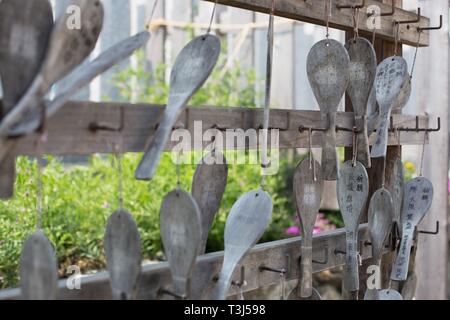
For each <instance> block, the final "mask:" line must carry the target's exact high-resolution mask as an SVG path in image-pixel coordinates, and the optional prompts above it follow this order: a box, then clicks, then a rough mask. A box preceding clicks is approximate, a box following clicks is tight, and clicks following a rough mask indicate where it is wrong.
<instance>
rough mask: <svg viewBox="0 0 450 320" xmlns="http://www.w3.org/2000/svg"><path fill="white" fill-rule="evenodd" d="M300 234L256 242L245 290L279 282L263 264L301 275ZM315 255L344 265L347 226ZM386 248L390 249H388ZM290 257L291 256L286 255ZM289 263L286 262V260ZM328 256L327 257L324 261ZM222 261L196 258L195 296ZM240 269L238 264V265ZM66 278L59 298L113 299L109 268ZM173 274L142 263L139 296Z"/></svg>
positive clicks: (364, 235)
mask: <svg viewBox="0 0 450 320" xmlns="http://www.w3.org/2000/svg"><path fill="white" fill-rule="evenodd" d="M358 239H359V240H360V242H361V243H363V242H365V241H368V240H369V233H368V227H367V224H364V225H361V226H360V228H359V236H358ZM300 244H301V238H300V237H295V238H290V239H285V240H279V241H274V242H270V243H264V244H259V245H256V246H255V247H254V248H253V249H251V250H250V251H249V252H248V254H247V255H246V256H245V257H244V259H243V260H242V261H241V263H240V265H241V266H244V267H245V280H246V281H247V286H244V287H242V290H243V291H244V292H249V291H253V290H256V289H258V288H262V287H267V286H270V285H273V284H278V283H279V282H280V276H279V274H276V273H272V272H260V271H259V267H260V266H261V265H265V266H269V267H272V268H286V270H287V271H288V272H287V273H286V280H293V279H297V278H298V272H299V270H298V259H299V257H300V254H301V250H300ZM313 247H314V252H313V257H314V259H315V260H317V261H323V262H325V263H324V264H317V263H314V264H313V271H314V272H315V273H316V272H320V271H323V270H327V269H332V268H335V267H338V266H342V265H343V264H344V263H345V258H344V256H342V255H336V254H334V250H335V249H338V250H342V249H344V248H345V230H344V229H338V230H333V231H327V232H323V233H321V234H319V235H316V236H315V237H314V239H313ZM361 249H362V250H361V257H362V259H363V260H367V259H370V258H371V250H370V247H365V246H361ZM386 252H387V251H386ZM287 257H290V259H286V258H287ZM287 260H288V261H289V262H290V264H289V265H286V261H287ZM325 260H326V261H325ZM222 262H223V252H216V253H211V254H207V255H204V256H201V257H199V258H198V259H197V263H196V267H195V269H196V270H195V272H194V275H193V278H192V285H193V288H192V289H193V298H199V294H200V293H201V292H202V291H203V289H204V286H205V285H208V284H209V283H210V282H211V281H212V279H213V278H214V277H215V276H216V275H217V274H218V273H219V271H220V268H221V265H222ZM238 269H239V268H238ZM239 274H240V270H236V271H235V274H234V276H233V279H239ZM66 281H67V280H65V279H63V280H60V281H59V292H58V296H57V297H58V299H68V300H72V299H73V300H77V299H111V287H110V284H109V274H108V272H106V271H105V272H103V271H102V272H99V273H97V274H94V275H87V276H83V277H82V278H81V290H69V289H67V287H66ZM171 283H172V281H171V276H170V271H169V265H168V263H167V262H164V263H159V264H145V265H143V266H142V273H141V279H140V284H139V294H138V299H156V298H161V296H160V294H159V293H158V291H159V290H160V289H161V288H170V286H171ZM237 293H238V290H237V288H236V287H235V286H232V287H231V288H230V290H229V292H228V295H229V296H232V295H235V294H237ZM165 298H167V296H165ZM5 299H6V300H11V299H20V289H9V290H3V291H0V300H5Z"/></svg>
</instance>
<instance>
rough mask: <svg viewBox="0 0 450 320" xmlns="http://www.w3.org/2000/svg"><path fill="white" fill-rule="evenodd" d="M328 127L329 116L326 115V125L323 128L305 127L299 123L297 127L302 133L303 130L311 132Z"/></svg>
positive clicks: (324, 129) (322, 130) (323, 130)
mask: <svg viewBox="0 0 450 320" xmlns="http://www.w3.org/2000/svg"><path fill="white" fill-rule="evenodd" d="M329 127H330V118H329V117H328V116H327V117H326V125H325V128H313V127H305V126H304V125H300V126H299V127H298V131H299V132H300V133H303V132H305V131H311V132H313V131H320V132H325V131H327V130H328V128H329Z"/></svg>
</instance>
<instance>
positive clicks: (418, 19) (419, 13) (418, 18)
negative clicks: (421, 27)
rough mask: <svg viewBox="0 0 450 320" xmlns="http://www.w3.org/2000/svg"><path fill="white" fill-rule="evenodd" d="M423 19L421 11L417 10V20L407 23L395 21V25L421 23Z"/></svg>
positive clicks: (407, 21)
mask: <svg viewBox="0 0 450 320" xmlns="http://www.w3.org/2000/svg"><path fill="white" fill-rule="evenodd" d="M421 19H422V16H421V9H420V8H417V19H414V20H406V21H394V23H395V24H407V23H419V22H420V20H421Z"/></svg>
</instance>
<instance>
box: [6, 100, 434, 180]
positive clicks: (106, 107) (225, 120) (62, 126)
mask: <svg viewBox="0 0 450 320" xmlns="http://www.w3.org/2000/svg"><path fill="white" fill-rule="evenodd" d="M163 112H164V106H160V105H144V104H140V105H139V104H124V103H95V102H75V101H72V102H68V103H67V104H66V105H65V106H64V107H62V108H61V110H60V111H58V112H57V113H56V114H55V115H54V116H53V117H51V118H50V119H49V121H48V124H47V129H48V130H47V132H48V134H47V136H48V137H47V141H46V142H43V143H41V144H40V148H41V150H42V152H43V153H48V154H54V155H66V154H76V155H89V154H94V153H114V152H115V150H114V147H113V146H114V143H115V142H116V141H118V139H120V138H121V137H122V140H123V151H124V152H142V151H143V150H144V148H145V145H146V142H147V140H148V139H149V136H150V139H151V137H152V136H153V135H154V132H155V127H156V126H157V125H158V123H159V119H160V118H161V116H162V114H163ZM262 115H263V112H262V110H260V109H250V108H221V107H202V108H187V109H186V110H185V111H184V112H182V114H181V115H180V117H179V118H178V121H177V123H178V124H183V125H184V127H185V128H186V130H188V131H189V132H190V133H191V138H192V144H191V145H192V146H193V148H194V149H197V148H199V147H200V146H199V145H198V144H194V143H193V142H194V140H193V139H194V136H195V135H194V129H195V128H194V122H196V121H202V123H203V125H202V128H201V129H202V132H203V133H205V131H207V130H209V129H212V128H215V127H219V128H220V129H221V131H224V137H225V138H226V133H227V132H226V131H227V130H229V131H228V134H229V137H230V138H229V139H225V138H224V140H225V141H224V142H225V143H224V148H226V149H231V148H233V149H234V148H235V147H236V146H235V142H234V140H233V139H232V138H233V137H234V136H233V130H234V129H242V130H248V129H255V130H258V129H259V128H260V126H261V124H262ZM74 119H75V120H74ZM353 119H354V115H353V114H352V113H349V112H345V113H344V112H338V113H337V116H336V124H337V125H339V126H342V127H345V128H352V127H353ZM393 120H394V126H396V127H401V126H403V127H414V126H415V117H414V116H408V115H393ZM428 122H429V118H428V117H427V116H420V117H419V125H420V127H424V128H427V127H428ZM93 123H96V124H101V125H103V126H105V127H110V128H113V129H114V128H116V129H117V128H120V127H121V124H123V128H122V131H121V133H119V132H115V131H111V130H96V131H95V130H94V131H93V130H91V129H90V126H91V125H92V124H93ZM301 125H303V126H312V127H318V128H323V127H325V125H326V122H325V121H324V119H322V118H321V114H320V112H318V111H302V110H284V109H272V111H271V120H270V127H271V128H276V129H279V130H280V131H279V145H280V148H281V149H287V148H289V149H291V148H308V145H309V143H308V141H309V139H308V133H307V132H304V133H302V134H299V132H298V128H299V126H301ZM213 130H216V129H213ZM293 137H295V138H293ZM37 138H38V135H37V134H32V135H29V136H27V137H23V138H18V139H17V140H16V142H17V144H16V146H15V148H14V149H13V150H11V153H12V154H15V155H36V154H37V153H38V150H37V148H36V139H37ZM269 138H270V135H269ZM372 138H374V135H373V136H372V137H371V139H370V143H373V142H374V141H373V139H372ZM400 138H401V140H400V141H401V144H403V145H421V144H423V140H424V138H423V133H415V132H408V133H406V132H405V133H402V134H401V136H400ZM269 140H270V139H269ZM13 141H14V140H13ZM178 143H179V141H173V142H168V143H167V144H166V147H165V150H171V149H172V148H173V147H174V146H175V145H177V144H178ZM269 143H270V141H269ZM210 144H211V141H210V139H207V141H205V142H204V143H203V145H202V146H201V147H203V148H206V146H209V145H210ZM312 144H313V147H320V146H321V145H322V134H321V133H319V132H314V133H313V136H312ZM389 144H390V145H395V146H396V145H397V144H398V142H397V135H396V134H394V133H392V134H391V135H390V136H389ZM336 145H337V146H351V145H352V134H351V133H348V132H342V131H339V132H338V133H337V139H336ZM2 147H3V146H2ZM255 147H256V146H252V145H249V144H245V143H244V144H243V145H242V146H240V147H238V148H237V149H255ZM0 157H1V155H0ZM377 173H378V176H380V175H379V171H378V172H377Z"/></svg>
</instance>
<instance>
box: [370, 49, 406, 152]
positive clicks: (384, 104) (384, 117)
mask: <svg viewBox="0 0 450 320" xmlns="http://www.w3.org/2000/svg"><path fill="white" fill-rule="evenodd" d="M408 78H409V75H408V64H407V63H406V61H405V59H403V58H402V57H399V56H393V57H388V58H386V59H385V60H383V61H382V62H381V63H380V64H379V65H378V68H377V77H376V80H375V82H376V90H377V102H378V106H379V109H380V125H379V127H378V130H377V138H376V141H375V145H374V146H373V148H372V151H371V157H372V158H380V157H385V156H386V152H387V139H388V128H389V119H390V116H391V112H392V108H393V107H394V104H396V102H397V98H398V97H399V96H400V94H401V93H402V90H405V89H407V86H406V87H405V81H407V80H408Z"/></svg>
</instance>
